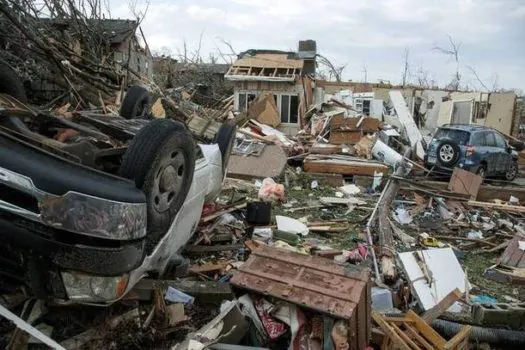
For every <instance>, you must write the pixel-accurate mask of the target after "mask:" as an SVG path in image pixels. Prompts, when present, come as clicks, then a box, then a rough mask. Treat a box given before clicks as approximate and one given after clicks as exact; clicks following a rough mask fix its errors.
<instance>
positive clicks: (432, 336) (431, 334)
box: [405, 310, 446, 348]
mask: <svg viewBox="0 0 525 350" xmlns="http://www.w3.org/2000/svg"><path fill="white" fill-rule="evenodd" d="M405 317H406V318H407V319H409V320H413V321H414V323H415V325H416V328H417V330H418V331H419V332H420V333H421V334H423V336H424V337H425V339H427V340H428V341H430V342H431V343H432V345H434V346H436V347H438V348H442V347H443V346H444V345H445V343H446V341H445V339H443V338H442V337H441V336H440V335H439V333H438V332H436V331H435V330H434V329H433V328H432V327H430V326H429V325H428V323H426V322H425V321H424V320H423V319H422V318H421V317H419V316H418V315H417V314H416V313H415V312H414V311H412V310H408V312H407V313H406V314H405Z"/></svg>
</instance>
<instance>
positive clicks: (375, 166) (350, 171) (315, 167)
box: [304, 158, 388, 176]
mask: <svg viewBox="0 0 525 350" xmlns="http://www.w3.org/2000/svg"><path fill="white" fill-rule="evenodd" d="M304 169H305V171H306V172H308V173H331V174H341V175H367V176H374V173H375V172H379V173H383V174H387V173H388V167H387V166H386V165H384V164H381V163H375V162H368V163H367V162H357V161H344V160H331V159H327V160H310V159H308V158H306V159H305V161H304Z"/></svg>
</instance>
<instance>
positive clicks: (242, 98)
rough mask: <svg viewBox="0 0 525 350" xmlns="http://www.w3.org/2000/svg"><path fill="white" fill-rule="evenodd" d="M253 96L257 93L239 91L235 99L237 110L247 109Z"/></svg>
mask: <svg viewBox="0 0 525 350" xmlns="http://www.w3.org/2000/svg"><path fill="white" fill-rule="evenodd" d="M255 97H257V94H255V93H249V92H239V97H238V100H237V101H238V110H239V112H244V111H247V110H248V107H249V105H250V102H252V101H253V100H255Z"/></svg>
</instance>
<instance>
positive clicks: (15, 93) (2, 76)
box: [0, 59, 27, 102]
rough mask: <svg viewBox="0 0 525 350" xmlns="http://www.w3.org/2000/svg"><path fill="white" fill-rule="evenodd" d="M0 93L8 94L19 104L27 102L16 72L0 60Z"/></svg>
mask: <svg viewBox="0 0 525 350" xmlns="http://www.w3.org/2000/svg"><path fill="white" fill-rule="evenodd" d="M0 82H2V83H1V84H0V93H2V94H8V95H11V96H12V97H14V98H16V99H17V100H19V101H20V102H27V96H26V92H25V89H24V85H23V84H22V82H21V81H20V78H19V77H18V74H17V73H16V71H15V70H14V69H13V68H12V67H11V66H10V65H9V64H8V63H7V62H6V61H4V60H2V59H0Z"/></svg>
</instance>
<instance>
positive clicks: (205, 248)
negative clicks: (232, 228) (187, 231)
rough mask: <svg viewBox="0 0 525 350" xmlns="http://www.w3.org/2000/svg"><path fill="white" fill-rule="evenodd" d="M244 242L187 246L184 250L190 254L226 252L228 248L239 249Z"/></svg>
mask: <svg viewBox="0 0 525 350" xmlns="http://www.w3.org/2000/svg"><path fill="white" fill-rule="evenodd" d="M243 247H244V245H242V244H223V245H195V246H186V247H185V248H184V252H185V253H187V254H190V255H199V254H209V253H217V252H224V251H228V250H239V249H241V248H243Z"/></svg>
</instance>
